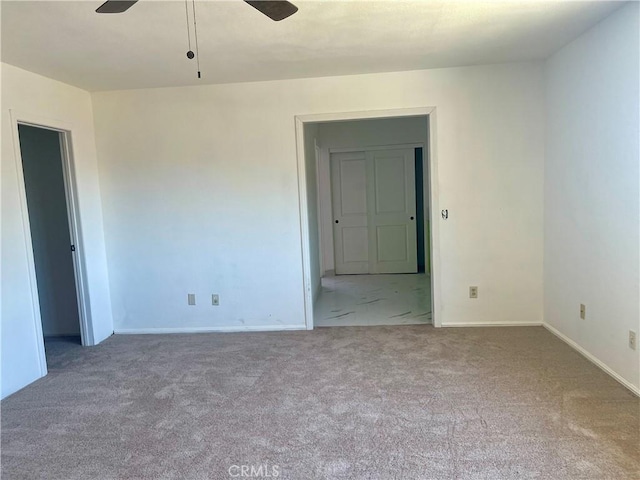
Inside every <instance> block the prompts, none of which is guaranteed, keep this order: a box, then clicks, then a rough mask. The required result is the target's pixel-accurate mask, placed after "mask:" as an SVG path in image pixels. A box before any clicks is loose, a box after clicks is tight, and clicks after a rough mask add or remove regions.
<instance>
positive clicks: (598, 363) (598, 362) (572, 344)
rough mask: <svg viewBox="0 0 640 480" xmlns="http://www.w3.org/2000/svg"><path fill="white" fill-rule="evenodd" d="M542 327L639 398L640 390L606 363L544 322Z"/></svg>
mask: <svg viewBox="0 0 640 480" xmlns="http://www.w3.org/2000/svg"><path fill="white" fill-rule="evenodd" d="M542 326H543V327H544V328H546V329H547V330H549V331H550V332H551V333H553V334H554V335H555V336H556V337H558V338H559V339H560V340H562V341H563V342H564V343H566V344H567V345H569V346H570V347H571V348H573V349H574V350H575V351H576V352H578V353H579V354H580V355H582V356H583V357H585V358H586V359H587V360H589V361H590V362H591V363H593V364H594V365H595V366H597V367H598V368H600V369H601V370H602V371H604V372H605V373H607V374H608V375H609V376H611V377H612V378H613V379H614V380H616V381H617V382H619V383H620V384H622V385H623V386H625V387H626V388H627V389H629V390H631V393H633V394H635V395H637V396H639V397H640V388H638V387H636V386H635V385H634V384H632V383H631V382H629V381H628V380H626V379H624V378H622V377H621V376H620V375H618V374H617V373H616V372H614V371H613V370H612V369H611V368H610V367H609V366H607V364H606V363H604V362H603V361H602V360H599V359H598V358H596V357H594V356H593V355H591V354H590V353H589V352H588V351H586V350H585V349H584V348H582V347H581V346H580V345H578V344H577V343H576V342H574V341H573V340H571V339H570V338H569V337H567V336H566V335H565V334H563V333H561V332H560V331H559V330H557V329H555V328H554V327H552V326H551V325H549V324H548V323H546V322H543V323H542Z"/></svg>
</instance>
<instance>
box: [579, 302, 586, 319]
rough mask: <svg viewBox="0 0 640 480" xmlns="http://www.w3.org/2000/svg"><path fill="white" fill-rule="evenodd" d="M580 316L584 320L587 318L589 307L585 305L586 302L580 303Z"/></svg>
mask: <svg viewBox="0 0 640 480" xmlns="http://www.w3.org/2000/svg"><path fill="white" fill-rule="evenodd" d="M580 318H581V319H582V320H584V319H585V318H587V307H585V306H584V303H581V304H580Z"/></svg>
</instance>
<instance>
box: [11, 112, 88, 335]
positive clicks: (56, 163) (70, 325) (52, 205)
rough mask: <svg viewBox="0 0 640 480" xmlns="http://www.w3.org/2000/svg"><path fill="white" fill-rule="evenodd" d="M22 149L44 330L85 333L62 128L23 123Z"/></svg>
mask: <svg viewBox="0 0 640 480" xmlns="http://www.w3.org/2000/svg"><path fill="white" fill-rule="evenodd" d="M20 151H21V155H22V165H23V171H24V183H25V190H26V197H27V207H28V211H29V226H30V229H31V244H32V246H33V257H34V262H35V268H36V279H37V284H38V298H39V300H40V318H41V320H42V332H43V333H44V335H45V336H50V335H80V318H79V317H78V301H77V296H76V284H75V282H76V279H75V274H74V271H73V258H72V257H71V255H73V253H72V252H71V249H70V248H69V245H71V244H72V243H73V242H72V241H71V238H70V234H69V220H68V215H67V202H66V196H65V185H64V176H63V175H64V174H63V170H62V156H61V151H60V134H59V133H58V132H55V131H53V130H46V129H44V128H35V127H30V126H26V125H21V126H20Z"/></svg>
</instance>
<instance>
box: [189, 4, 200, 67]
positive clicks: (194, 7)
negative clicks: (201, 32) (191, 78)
mask: <svg viewBox="0 0 640 480" xmlns="http://www.w3.org/2000/svg"><path fill="white" fill-rule="evenodd" d="M191 3H192V4H193V38H194V39H195V41H196V64H197V66H198V78H202V77H201V75H200V50H199V49H198V24H197V23H196V0H191Z"/></svg>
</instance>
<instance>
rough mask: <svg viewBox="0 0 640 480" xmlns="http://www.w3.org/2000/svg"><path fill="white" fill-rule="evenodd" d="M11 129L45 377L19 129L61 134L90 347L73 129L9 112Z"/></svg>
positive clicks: (84, 332)
mask: <svg viewBox="0 0 640 480" xmlns="http://www.w3.org/2000/svg"><path fill="white" fill-rule="evenodd" d="M9 116H10V120H11V129H12V134H13V135H12V136H13V152H14V161H15V167H16V173H17V176H18V196H19V198H20V213H21V216H22V229H23V234H24V239H25V249H26V253H27V265H28V272H29V283H30V290H31V292H30V293H31V304H32V305H31V308H32V313H33V319H34V322H35V332H36V342H37V343H38V345H37V349H38V360H39V364H40V371H41V374H42V375H43V376H44V375H46V374H47V360H46V356H45V351H44V336H43V331H42V318H41V315H40V300H39V297H38V284H37V281H36V271H35V260H34V257H33V244H32V240H31V225H30V223H29V211H28V207H27V195H26V187H25V183H24V172H23V166H22V152H21V149H20V135H19V132H18V126H19V125H26V126H31V127H37V128H42V129H45V130H52V131H55V132H58V133H59V134H60V149H61V152H60V153H61V157H62V171H63V181H64V187H65V200H66V203H67V216H68V222H69V224H68V228H69V233H70V238H71V242H72V245H75V247H76V251H75V254H74V255H73V256H72V258H73V265H74V277H75V288H76V298H77V300H78V315H79V317H80V336H81V339H82V345H85V346H87V345H93V344H94V338H93V328H92V323H91V313H90V310H89V294H88V291H87V288H86V285H87V281H86V270H85V265H84V264H85V262H84V248H83V244H82V236H81V235H80V208H79V204H78V201H77V182H76V177H75V169H74V167H75V162H74V157H73V152H74V148H73V135H72V132H73V130H74V128H73V126H72V125H69V124H68V123H67V122H63V121H60V120H55V119H50V118H43V117H41V116H39V115H35V114H29V113H24V112H16V111H15V110H12V109H10V110H9Z"/></svg>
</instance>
